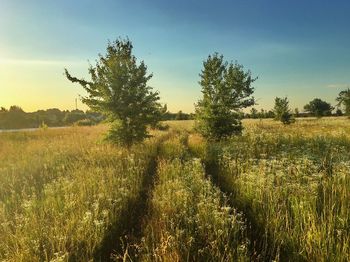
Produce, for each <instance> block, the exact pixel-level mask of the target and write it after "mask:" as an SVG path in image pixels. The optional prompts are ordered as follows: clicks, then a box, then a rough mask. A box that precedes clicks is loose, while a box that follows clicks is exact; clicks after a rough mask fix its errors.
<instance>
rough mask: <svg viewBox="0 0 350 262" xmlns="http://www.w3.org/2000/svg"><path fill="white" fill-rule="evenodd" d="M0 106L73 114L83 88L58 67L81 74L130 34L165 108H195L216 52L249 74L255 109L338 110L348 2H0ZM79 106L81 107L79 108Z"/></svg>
mask: <svg viewBox="0 0 350 262" xmlns="http://www.w3.org/2000/svg"><path fill="white" fill-rule="evenodd" d="M0 4H1V9H0V17H1V18H0V19H1V23H0V34H1V36H2V39H1V40H2V41H1V42H0V94H1V100H0V106H3V107H6V108H8V107H9V106H11V105H18V106H21V107H22V108H23V109H24V110H25V111H28V112H32V111H36V110H38V109H48V108H59V109H61V110H72V109H74V108H75V99H76V98H77V97H78V95H84V94H85V93H84V91H83V89H82V88H81V87H80V86H78V85H74V84H72V83H70V82H69V81H68V80H67V79H66V78H65V76H64V75H63V71H64V68H65V67H66V68H67V69H69V70H70V72H71V73H72V74H74V75H76V76H79V77H85V78H87V77H88V74H87V69H88V65H89V63H88V61H90V62H91V63H92V64H93V63H94V61H95V59H96V58H98V53H101V54H104V53H105V48H106V45H107V42H108V40H112V41H113V40H114V39H116V38H117V37H119V36H120V37H129V38H130V40H131V41H132V43H133V45H134V54H135V56H136V57H137V58H138V61H141V60H144V61H145V63H146V65H147V66H148V71H149V73H153V74H154V76H153V78H152V80H151V81H150V83H149V85H150V86H152V87H154V89H155V90H158V91H159V92H160V96H161V102H162V103H166V104H167V105H168V109H169V110H170V111H171V112H176V111H178V110H182V111H184V112H188V113H190V112H193V110H194V106H193V105H194V103H195V102H197V100H198V99H199V97H200V96H201V92H200V90H201V88H200V86H199V84H198V81H199V73H200V70H201V69H202V62H203V60H205V59H206V58H207V56H208V55H209V54H212V53H213V52H219V53H221V54H223V55H224V58H225V60H228V61H231V60H232V61H235V60H237V62H238V63H240V64H243V65H244V67H245V69H250V70H251V71H252V74H253V76H258V77H259V79H258V80H257V81H256V82H255V85H254V86H255V88H256V91H255V93H254V96H255V97H256V99H257V102H258V105H257V106H255V107H256V108H258V109H260V108H264V109H267V110H268V109H271V108H272V107H273V102H274V97H275V96H280V97H281V96H288V98H289V100H290V105H291V108H295V107H298V108H299V109H300V110H302V108H303V106H304V105H305V104H306V103H308V102H309V101H310V100H312V99H313V98H315V97H318V98H321V99H323V100H326V101H327V102H329V103H331V104H332V105H335V98H336V96H337V94H338V93H339V92H340V91H341V90H343V89H345V88H346V87H348V86H349V85H350V79H349V78H350V74H349V69H350V53H349V52H348V48H349V44H350V35H349V34H348V33H347V32H348V27H349V25H350V17H349V16H348V13H349V11H350V3H349V2H347V1H339V0H337V1H333V2H331V3H330V2H329V3H325V2H321V1H314V0H311V1H307V2H305V1H300V0H299V1H293V2H290V1H279V2H278V3H277V2H275V1H272V0H268V1H252V0H248V1H243V0H242V1H234V2H226V1H216V2H209V1H201V2H200V3H198V2H197V1H176V2H164V1H160V0H159V1H152V2H148V3H146V2H145V1H133V2H132V3H131V2H128V1H104V2H103V3H101V2H96V1H74V2H71V1H66V0H65V1H57V2H56V1H55V2H51V1H50V2H49V1H43V0H36V1H28V2H25V1H17V0H12V1H10V0H0ZM78 108H79V109H83V110H85V109H87V107H86V106H83V105H82V104H81V102H80V103H79V105H78Z"/></svg>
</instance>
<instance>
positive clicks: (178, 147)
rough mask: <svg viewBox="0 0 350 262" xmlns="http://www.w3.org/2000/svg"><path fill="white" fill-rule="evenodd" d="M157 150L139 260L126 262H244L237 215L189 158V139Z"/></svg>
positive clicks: (182, 136) (243, 242)
mask: <svg viewBox="0 0 350 262" xmlns="http://www.w3.org/2000/svg"><path fill="white" fill-rule="evenodd" d="M166 142H167V143H165V144H163V145H162V147H161V150H160V156H159V161H158V163H159V167H158V173H157V175H158V177H157V183H156V185H155V187H154V190H153V194H152V197H151V198H150V199H149V203H148V206H149V209H148V215H147V220H145V221H144V225H143V234H144V238H143V240H142V242H140V243H139V244H138V248H139V256H138V258H135V257H131V256H128V257H127V259H126V260H127V261H129V260H131V261H135V259H136V260H137V261H139V260H141V261H232V259H233V260H234V261H248V260H249V258H248V257H247V256H246V238H245V236H244V226H243V224H242V220H241V219H240V215H239V214H238V213H237V212H236V211H235V210H234V209H232V208H230V207H228V206H227V205H226V204H225V200H224V196H223V195H222V193H221V192H220V190H219V189H218V188H216V187H215V186H214V185H213V184H212V183H211V181H210V180H207V179H206V178H205V175H204V170H203V166H202V165H201V163H200V162H199V159H195V158H193V157H191V156H190V154H189V150H188V147H187V142H188V141H187V134H186V133H185V134H184V133H183V134H180V136H178V137H174V138H173V139H172V141H171V140H168V141H166Z"/></svg>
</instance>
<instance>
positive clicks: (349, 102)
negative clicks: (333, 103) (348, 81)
mask: <svg viewBox="0 0 350 262" xmlns="http://www.w3.org/2000/svg"><path fill="white" fill-rule="evenodd" d="M336 100H337V102H338V106H341V105H342V106H344V108H345V115H347V116H348V117H349V118H350V88H348V89H347V90H344V91H341V92H340V93H339V95H338V97H337V98H336Z"/></svg>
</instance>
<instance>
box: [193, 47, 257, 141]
mask: <svg viewBox="0 0 350 262" xmlns="http://www.w3.org/2000/svg"><path fill="white" fill-rule="evenodd" d="M203 67H204V68H203V69H202V72H201V74H200V77H201V80H200V82H199V84H200V85H201V86H202V93H203V97H202V99H200V100H199V101H198V103H197V104H196V129H197V130H198V131H199V132H200V133H201V134H202V135H203V136H204V137H206V138H210V139H216V140H218V139H221V138H224V137H228V136H230V135H233V134H240V133H241V131H242V124H241V121H240V119H241V114H240V110H241V109H243V108H246V107H249V106H252V105H254V103H255V100H254V98H253V97H251V95H252V94H253V92H254V88H253V87H252V84H253V82H254V81H255V80H256V78H253V77H252V76H251V72H250V71H244V70H243V66H242V65H239V64H237V63H235V64H233V63H232V62H231V63H228V62H224V61H223V56H222V55H219V54H218V53H215V54H213V55H209V56H208V59H207V60H206V61H204V62H203Z"/></svg>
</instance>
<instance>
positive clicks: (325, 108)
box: [304, 98, 334, 117]
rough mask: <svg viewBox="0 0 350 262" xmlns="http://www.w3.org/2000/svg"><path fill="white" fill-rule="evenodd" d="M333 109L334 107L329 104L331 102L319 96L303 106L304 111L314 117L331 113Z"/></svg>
mask: <svg viewBox="0 0 350 262" xmlns="http://www.w3.org/2000/svg"><path fill="white" fill-rule="evenodd" d="M333 109H334V108H333V107H332V106H331V104H329V103H327V102H325V101H323V100H321V99H319V98H315V99H314V100H312V101H310V102H309V103H308V104H307V105H305V106H304V110H305V111H307V112H309V113H311V114H313V115H314V116H316V117H322V116H327V115H331V114H332V110H333Z"/></svg>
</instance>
